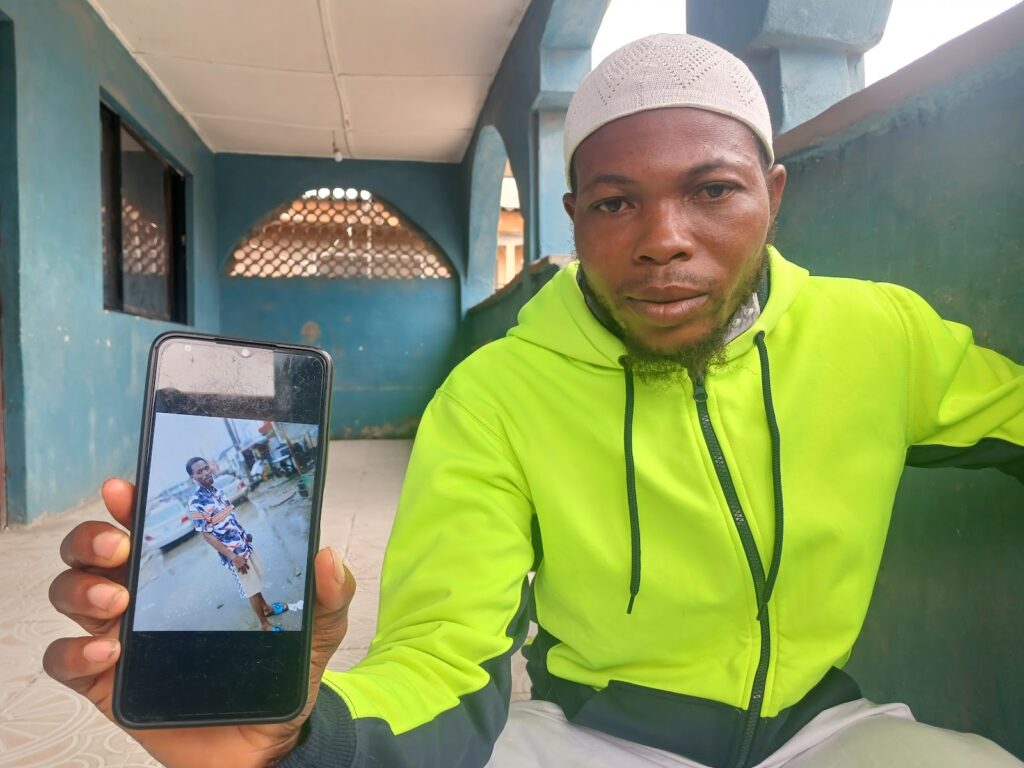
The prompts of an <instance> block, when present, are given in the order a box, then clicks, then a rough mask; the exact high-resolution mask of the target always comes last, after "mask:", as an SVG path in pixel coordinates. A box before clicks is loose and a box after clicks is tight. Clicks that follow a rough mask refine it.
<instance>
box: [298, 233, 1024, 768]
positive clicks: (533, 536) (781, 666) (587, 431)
mask: <svg viewBox="0 0 1024 768" xmlns="http://www.w3.org/2000/svg"><path fill="white" fill-rule="evenodd" d="M623 354H624V349H623V346H622V343H621V342H620V341H619V339H618V338H616V336H615V335H613V334H612V333H610V332H609V331H608V330H606V329H605V328H604V327H603V326H602V325H601V324H600V323H599V322H598V321H597V320H596V319H595V318H594V316H593V315H592V314H591V313H590V312H589V310H588V309H587V307H586V304H585V302H584V300H583V297H582V295H581V293H580V291H579V288H578V286H577V283H576V268H575V265H574V266H570V267H568V268H566V269H564V270H563V271H562V272H560V273H559V274H558V275H556V276H555V277H554V278H553V279H552V280H551V281H550V283H549V284H548V285H547V286H545V287H544V288H543V289H542V290H541V292H540V293H539V294H538V295H537V296H536V297H535V298H534V299H533V300H532V301H530V302H529V303H528V304H527V305H526V306H525V307H524V308H523V310H522V311H521V313H520V316H519V324H518V325H517V326H516V327H515V328H513V329H512V330H511V331H510V333H509V335H508V336H507V337H506V338H504V339H501V340H499V341H497V342H494V343H492V344H489V345H487V346H485V347H484V348H482V349H480V350H478V351H477V352H476V353H474V354H473V355H471V356H470V357H469V358H468V359H467V360H465V361H464V362H463V363H462V364H460V365H459V366H458V367H457V368H456V369H455V371H454V372H453V373H452V374H451V376H450V377H449V378H448V380H447V381H446V382H445V383H444V385H443V386H442V387H441V389H440V390H439V391H438V393H437V395H436V396H435V398H434V399H433V401H432V402H431V404H430V405H429V407H428V409H427V411H426V413H425V415H424V418H423V421H422V424H421V427H420V431H419V433H418V435H417V439H416V444H415V447H414V450H413V455H412V459H411V463H410V466H409V471H408V476H407V478H406V482H405V486H404V489H403V493H402V499H401V503H400V506H399V510H398V515H397V518H396V521H395V526H394V531H393V533H392V538H391V541H390V543H389V546H388V551H387V555H386V557H385V563H384V572H383V577H382V583H381V605H380V618H379V626H378V634H377V636H376V638H375V639H374V641H373V646H372V648H371V649H370V652H369V655H368V657H367V658H366V659H365V660H364V661H363V662H361V663H360V664H358V665H357V666H356V667H354V668H353V669H351V670H350V671H348V672H345V673H329V674H328V675H327V676H326V678H325V682H324V686H323V688H322V691H321V695H320V698H319V701H318V703H317V707H316V709H315V710H314V716H313V718H312V720H311V724H310V729H309V733H308V736H307V738H306V740H305V742H304V744H303V745H302V746H301V747H300V748H299V750H298V751H297V752H296V753H294V755H293V756H292V758H291V759H290V762H291V761H295V762H294V764H295V765H299V764H301V765H318V764H321V763H320V762H319V761H320V760H321V759H322V760H323V761H324V762H323V764H325V765H326V764H330V765H355V766H377V765H382V766H389V768H391V767H399V766H413V765H415V766H438V767H440V766H444V768H451V767H452V766H482V765H483V764H484V763H485V762H486V760H487V757H488V755H489V754H490V751H491V747H492V745H493V742H494V740H495V739H496V737H497V736H498V734H499V733H500V731H501V728H502V726H503V724H504V721H505V718H506V715H507V708H508V696H509V690H510V672H509V659H510V656H511V654H512V653H513V652H514V651H515V650H516V649H517V648H518V647H519V646H520V644H521V643H522V642H523V641H524V638H525V635H526V630H527V626H528V620H529V619H531V618H532V619H533V620H534V621H536V622H537V623H538V625H539V628H540V629H539V633H538V636H537V638H536V640H535V641H534V642H532V644H530V645H529V646H528V648H527V649H526V654H527V657H528V659H529V664H528V669H529V671H530V675H531V679H532V682H533V695H534V697H536V698H544V699H549V700H551V701H554V702H556V703H558V704H559V705H561V706H562V708H563V710H564V711H565V712H566V715H567V717H569V719H570V720H573V721H574V722H578V723H580V724H583V725H588V726H590V727H594V728H599V729H602V730H605V731H607V732H610V733H613V734H616V735H619V736H622V737H625V738H629V739H632V740H635V741H638V742H641V743H645V744H648V745H651V746H655V747H658V748H662V749H668V750H671V751H674V752H677V753H679V754H682V755H685V756H687V757H689V758H691V759H694V760H697V761H699V762H702V763H705V764H708V765H711V766H747V765H753V764H754V763H756V762H758V761H759V760H761V759H763V758H764V757H765V756H766V755H768V754H770V753H771V752H772V751H774V750H775V749H777V748H778V746H780V745H781V744H782V743H784V742H785V741H786V740H787V739H788V738H789V737H790V736H791V735H792V734H793V733H795V732H796V730H798V729H799V728H800V727H801V726H802V725H803V724H805V723H806V722H807V721H808V720H810V719H811V718H812V717H813V716H814V715H816V714H817V713H818V712H820V711H821V710H822V709H824V708H827V707H829V706H833V705H835V704H838V703H841V702H843V701H848V700H850V699H853V698H856V697H857V696H858V695H859V694H858V691H857V688H856V685H855V684H854V683H853V682H852V681H851V680H850V679H849V678H848V677H847V676H845V675H844V674H843V673H842V672H840V671H839V669H840V668H841V667H842V665H843V664H844V663H845V662H846V660H847V658H848V656H849V654H850V651H851V648H852V647H853V643H854V641H855V640H856V638H857V635H858V633H859V631H860V629H861V624H862V622H863V620H864V616H865V613H866V611H867V607H868V602H869V599H870V597H871V592H872V588H873V586H874V582H875V577H876V573H877V569H878V565H879V561H880V558H881V555H882V546H883V543H884V540H885V535H886V531H887V530H888V526H889V516H890V513H891V510H892V505H893V499H894V496H895V493H896V488H897V484H898V482H899V478H900V474H901V472H902V470H903V467H904V464H905V463H908V464H912V465H916V466H944V465H957V466H967V467H977V466H996V467H998V468H1000V469H1002V470H1004V471H1006V472H1009V473H1010V474H1013V475H1015V476H1016V477H1018V478H1020V479H1021V480H1024V368H1021V367H1020V366H1018V365H1016V364H1014V363H1013V362H1011V361H1009V360H1007V359H1006V358H1004V357H1001V356H1000V355H998V354H996V353H994V352H991V351H989V350H986V349H982V348H980V347H977V346H975V345H974V344H973V342H972V338H971V333H970V331H969V330H968V329H967V328H965V327H963V326H961V325H957V324H955V323H949V322H945V321H943V320H941V319H940V318H939V317H938V316H937V315H936V314H935V313H934V312H933V311H932V310H931V308H930V307H929V306H928V305H927V304H926V303H925V302H924V301H923V300H922V299H921V298H919V297H918V296H917V295H915V294H914V293H912V292H910V291H908V290H906V289H904V288H900V287H897V286H893V285H885V284H876V283H871V282H864V281H856V280H844V279H834V278H816V277H810V276H809V275H808V273H807V272H806V271H805V270H803V269H801V268H799V267H797V266H795V265H793V264H790V263H788V262H786V261H785V260H784V259H783V258H782V257H781V256H780V255H779V254H778V253H777V252H775V251H774V250H773V251H772V253H771V269H770V297H769V298H768V301H767V303H766V305H765V307H764V309H763V311H762V313H761V315H760V317H759V319H758V320H757V321H756V322H755V323H754V325H753V326H752V327H751V328H749V329H748V330H747V331H745V332H744V333H743V334H742V335H740V336H739V337H738V338H736V339H734V340H733V341H732V342H730V343H729V344H728V346H727V347H726V359H727V362H726V363H725V364H724V365H723V366H722V367H720V368H716V369H714V370H713V371H712V372H711V373H710V374H709V376H708V378H707V380H706V381H703V382H696V383H694V382H691V381H688V380H687V381H685V382H683V383H681V384H679V385H673V386H671V387H667V386H655V385H645V384H643V383H641V382H639V381H633V378H632V376H631V374H630V372H629V370H628V369H624V367H623V364H622V363H621V362H620V358H622V355H623ZM534 567H535V568H536V576H535V578H534V579H533V581H532V586H531V584H530V582H529V580H528V579H527V574H528V572H530V571H531V569H533V568H534Z"/></svg>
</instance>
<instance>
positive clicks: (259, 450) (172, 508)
mask: <svg viewBox="0 0 1024 768" xmlns="http://www.w3.org/2000/svg"><path fill="white" fill-rule="evenodd" d="M317 431H318V430H317V426H316V425H315V424H290V423H287V422H280V421H277V422H275V421H256V420H249V419H224V418H213V417H210V416H188V415H183V414H175V413H157V414H156V422H155V424H154V427H153V452H152V458H151V461H150V470H149V487H148V498H147V500H146V510H145V516H144V525H143V531H142V556H141V559H140V565H139V585H138V591H137V593H136V605H135V621H134V626H133V628H134V629H135V630H136V631H143V632H146V631H148V632H153V631H178V632H181V631H196V632H199V631H236V632H237V631H246V630H252V631H261V630H262V631H264V632H284V631H299V630H301V629H302V611H303V609H304V606H303V594H304V590H305V579H306V573H305V571H306V554H307V547H308V545H309V520H310V515H311V512H312V502H311V497H312V495H313V487H314V485H313V481H314V477H315V473H316V472H317V471H318V470H319V467H317V466H315V465H316V457H317V440H318V437H319V436H318V435H317Z"/></svg>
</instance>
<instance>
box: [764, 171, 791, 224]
mask: <svg viewBox="0 0 1024 768" xmlns="http://www.w3.org/2000/svg"><path fill="white" fill-rule="evenodd" d="M764 180H765V183H766V184H767V185H768V205H769V209H770V210H771V215H772V221H775V217H776V216H777V215H778V213H779V208H780V207H781V206H782V193H783V191H785V189H786V166H784V165H782V163H776V164H775V165H773V166H772V167H771V168H769V169H768V170H767V171H766V172H765V175H764Z"/></svg>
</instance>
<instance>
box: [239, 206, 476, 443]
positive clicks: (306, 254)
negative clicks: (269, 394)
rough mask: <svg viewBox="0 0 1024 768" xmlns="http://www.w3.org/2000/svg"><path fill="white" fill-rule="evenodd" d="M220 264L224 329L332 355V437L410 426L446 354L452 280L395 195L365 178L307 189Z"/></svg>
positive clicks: (451, 339)
mask: <svg viewBox="0 0 1024 768" xmlns="http://www.w3.org/2000/svg"><path fill="white" fill-rule="evenodd" d="M225 271H226V275H227V278H226V279H225V281H224V286H225V287H224V291H223V292H222V296H221V301H222V307H221V317H222V328H223V330H224V332H225V333H227V334H231V335H240V336H246V337H255V338H263V339H275V340H277V339H280V340H288V341H294V342H300V343H307V344H315V345H318V346H320V347H322V348H323V349H325V350H326V351H327V352H328V353H329V354H330V355H331V356H332V357H333V358H334V362H335V374H334V392H333V398H332V417H331V436H332V437H336V438H338V437H340V438H346V437H361V438H375V437H406V436H410V435H411V434H413V432H414V431H415V428H416V425H417V424H418V422H419V417H420V415H421V414H422V412H423V408H424V407H425V406H426V403H427V402H428V401H429V399H430V397H431V396H432V395H433V392H434V390H435V389H436V387H437V386H438V384H439V383H440V382H441V380H442V379H443V378H444V376H445V375H446V374H447V372H448V370H449V368H450V365H451V362H452V358H453V354H454V349H455V340H456V338H457V331H458V329H457V322H458V312H457V306H458V281H456V280H453V279H452V277H453V276H454V274H455V270H454V268H453V267H452V264H451V262H450V261H449V260H448V257H447V256H446V255H445V253H444V252H443V251H442V250H441V249H440V247H439V246H437V244H436V243H434V242H433V241H432V240H431V239H430V238H429V237H428V236H427V235H426V234H425V233H423V232H422V231H421V230H420V229H419V228H418V227H417V226H416V225H415V224H413V223H412V222H411V221H409V220H408V219H407V218H406V217H405V215H404V214H403V213H402V212H401V211H400V210H399V209H398V208H397V207H396V206H394V205H393V204H392V203H390V202H388V201H386V200H382V199H381V198H379V197H378V196H376V195H374V194H373V193H372V192H371V191H369V190H366V189H354V188H349V189H342V188H333V189H330V188H320V189H314V190H309V191H307V192H306V193H305V194H303V195H301V196H300V197H298V198H296V199H295V200H292V201H290V202H288V203H285V204H284V205H281V206H279V207H278V208H276V209H275V210H273V211H271V212H270V213H268V214H267V215H266V216H265V217H264V218H263V219H261V220H260V221H259V222H258V223H257V224H256V225H255V226H254V227H252V228H251V229H250V231H249V232H248V233H247V235H246V236H245V237H244V238H242V240H241V241H239V243H237V244H236V246H235V248H234V249H233V251H232V254H231V257H230V258H229V260H228V263H227V265H226V268H225Z"/></svg>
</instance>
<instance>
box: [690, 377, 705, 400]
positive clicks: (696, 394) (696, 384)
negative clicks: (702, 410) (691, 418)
mask: <svg viewBox="0 0 1024 768" xmlns="http://www.w3.org/2000/svg"><path fill="white" fill-rule="evenodd" d="M693 399H694V400H696V401H697V402H698V403H706V402H707V401H708V391H707V390H706V389H704V379H703V378H701V379H694V380H693Z"/></svg>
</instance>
